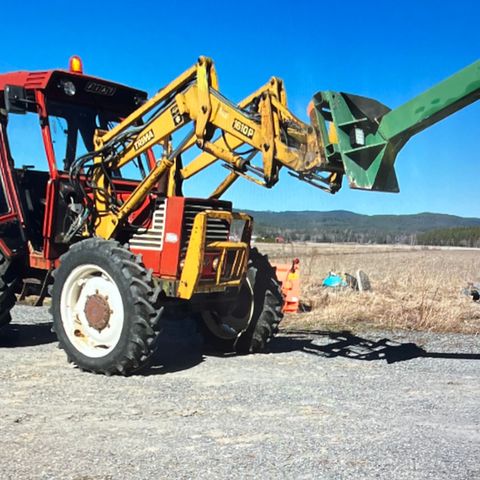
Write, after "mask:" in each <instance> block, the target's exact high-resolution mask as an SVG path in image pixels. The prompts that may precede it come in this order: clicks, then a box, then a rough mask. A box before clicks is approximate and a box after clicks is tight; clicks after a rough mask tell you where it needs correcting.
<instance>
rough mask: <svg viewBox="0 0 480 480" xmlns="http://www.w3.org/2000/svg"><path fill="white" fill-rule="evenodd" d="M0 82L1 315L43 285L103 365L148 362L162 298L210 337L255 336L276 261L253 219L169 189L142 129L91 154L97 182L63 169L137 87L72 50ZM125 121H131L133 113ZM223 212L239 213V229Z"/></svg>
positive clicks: (266, 313)
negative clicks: (119, 147)
mask: <svg viewBox="0 0 480 480" xmlns="http://www.w3.org/2000/svg"><path fill="white" fill-rule="evenodd" d="M182 88H184V87H182ZM0 92H1V93H2V96H1V99H0V104H1V105H0V108H1V110H0V326H3V325H6V324H7V323H8V322H10V320H11V315H10V310H11V309H12V307H13V306H14V304H15V302H16V296H17V295H18V294H20V292H21V291H22V290H24V291H25V290H30V291H32V290H33V292H34V293H35V294H36V295H38V298H39V300H38V302H37V303H38V304H41V303H42V301H43V299H44V298H45V297H46V296H47V295H49V293H51V296H52V310H51V311H52V313H53V328H54V330H55V332H56V334H57V337H58V339H59V342H60V346H61V347H62V348H63V349H64V350H65V351H66V353H67V356H68V359H69V361H71V362H74V363H75V364H77V365H78V366H79V367H81V368H82V369H84V370H88V371H93V372H99V373H106V374H118V373H120V374H128V373H131V372H133V371H136V370H138V369H139V368H141V367H143V366H144V365H145V364H146V362H147V360H148V358H149V357H150V355H151V354H152V352H153V349H154V343H155V342H154V341H155V338H156V336H157V334H158V322H159V319H160V316H161V314H162V312H163V311H164V309H165V307H167V308H170V306H173V305H176V306H178V305H183V306H184V307H188V309H190V310H193V311H196V312H200V313H201V324H202V329H203V331H204V333H205V335H206V337H207V339H208V341H210V342H211V343H213V344H214V345H215V346H216V347H219V348H221V349H223V350H232V351H234V350H236V351H244V352H251V351H258V350H261V349H263V348H265V345H266V342H267V341H268V340H269V339H270V338H271V336H272V335H273V334H274V333H275V331H276V329H277V325H278V323H279V321H280V319H281V315H282V314H281V306H282V297H281V294H280V291H279V286H278V283H277V282H276V279H275V272H274V270H273V269H272V268H271V267H270V266H269V264H268V262H267V261H266V259H265V258H264V257H262V256H261V255H259V254H257V253H256V252H252V251H250V244H249V241H250V234H251V227H252V222H251V218H250V217H248V216H247V215H244V214H237V213H233V212H232V205H231V203H230V202H225V201H221V200H217V199H214V198H212V199H193V198H185V197H184V196H182V195H181V192H180V187H179V186H176V187H175V189H174V190H176V191H173V192H172V193H171V194H167V188H168V184H169V182H170V184H171V183H172V182H173V176H174V175H173V174H170V177H171V178H169V172H165V171H164V172H163V174H158V171H156V170H155V167H156V166H157V165H158V163H159V162H158V160H157V159H156V158H155V154H154V150H153V148H152V145H151V144H148V140H149V139H150V138H151V136H152V135H153V134H152V133H148V135H146V136H140V138H138V139H136V140H135V141H133V140H130V141H129V143H130V145H133V143H134V144H135V146H134V148H135V149H137V148H138V149H139V152H138V155H135V156H134V157H135V158H133V161H132V162H130V163H129V164H128V165H126V166H118V165H116V166H112V165H108V166H106V165H105V164H104V163H102V167H101V168H100V170H101V172H102V173H104V174H105V177H106V178H108V188H107V187H105V189H104V190H101V189H100V187H99V184H95V183H94V181H93V180H92V175H93V176H95V175H96V169H95V168H92V167H91V166H89V165H85V164H84V165H82V167H81V168H79V169H78V170H77V171H76V174H77V176H76V177H75V175H74V174H73V171H74V167H75V166H76V165H78V162H77V163H76V161H77V160H78V159H79V158H83V157H85V156H88V155H89V152H95V150H96V145H95V141H96V135H98V132H102V133H103V132H108V131H111V130H112V129H113V128H115V127H116V126H119V125H122V122H124V120H125V119H128V118H129V116H131V115H132V114H134V113H135V112H137V111H139V110H141V109H142V108H143V106H144V105H145V104H146V102H147V94H146V93H145V92H143V91H140V90H137V89H134V88H129V87H126V86H123V85H119V84H117V83H113V82H110V81H105V80H102V79H98V78H94V77H91V76H87V75H84V74H83V71H82V65H81V62H80V60H79V59H78V57H72V59H71V63H70V69H69V70H68V71H67V70H48V71H42V72H15V73H10V74H3V75H0ZM169 115H170V114H169ZM18 122H19V123H20V124H17V123H18ZM145 122H146V124H147V121H145ZM134 123H135V125H134V127H133V128H134V129H135V128H136V129H137V131H138V129H139V127H138V126H139V125H141V124H142V121H141V120H138V119H136V120H135V122H134ZM35 140H36V142H35ZM127 143H128V142H127ZM42 144H43V148H42ZM165 145H166V142H164V144H163V146H165ZM142 147H145V148H142ZM166 148H167V147H166ZM171 171H172V169H171ZM92 172H93V173H92ZM152 172H154V173H155V174H156V177H155V178H154V180H153V182H151V183H150V184H149V187H148V189H145V188H144V186H145V184H146V182H149V181H150V180H151V178H152V177H153V174H152ZM157 174H158V175H157ZM76 180H77V181H76ZM98 182H100V181H98ZM104 184H105V181H104ZM139 188H141V189H142V188H143V190H142V192H143V193H142V195H141V198H140V199H138V198H137V200H136V203H135V205H134V206H133V207H132V208H131V210H130V211H129V212H128V215H127V216H126V218H125V220H124V221H123V222H119V225H118V228H116V229H115V233H114V235H113V234H110V235H104V236H103V237H102V235H101V234H98V232H97V231H96V230H95V228H96V227H98V223H99V219H102V218H104V217H105V215H106V213H108V212H115V213H116V212H118V211H119V210H120V207H121V205H122V204H126V203H127V200H128V199H130V198H133V196H134V195H133V194H134V193H136V192H137V190H138V189H139ZM107 190H108V193H107ZM99 191H101V194H99V193H98V192H99ZM107 194H108V196H109V197H108V200H105V197H106V196H107ZM100 198H101V199H103V200H105V202H106V203H107V204H108V207H107V209H108V212H106V211H102V210H101V207H100V206H99V204H100V200H99V199H100ZM234 221H240V222H241V223H242V225H243V232H242V230H240V232H239V231H236V232H235V235H233V234H232V237H233V239H237V240H236V241H234V240H230V226H231V224H232V222H234ZM239 236H240V237H239ZM238 238H240V239H239V240H238ZM52 285H53V289H52ZM255 285H256V287H255ZM259 288H261V293H260V292H257V291H256V289H257V290H258V289H259ZM182 308H183V307H182Z"/></svg>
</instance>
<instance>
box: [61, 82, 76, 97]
mask: <svg viewBox="0 0 480 480" xmlns="http://www.w3.org/2000/svg"><path fill="white" fill-rule="evenodd" d="M62 86H63V91H64V92H65V95H68V96H69V97H73V96H74V95H75V94H76V93H77V89H76V88H75V85H74V84H73V82H71V81H70V80H67V81H66V82H63V85H62Z"/></svg>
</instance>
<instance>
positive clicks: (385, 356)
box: [270, 331, 480, 363]
mask: <svg viewBox="0 0 480 480" xmlns="http://www.w3.org/2000/svg"><path fill="white" fill-rule="evenodd" d="M284 333H285V334H286V335H285V336H280V337H276V338H275V340H274V341H272V343H271V344H270V352H271V353H284V352H294V351H301V352H306V353H310V354H312V355H318V356H321V357H325V358H333V357H344V358H351V359H354V360H364V361H372V360H385V361H386V362H387V363H396V362H403V361H406V360H412V359H414V358H421V357H423V358H450V359H459V360H480V354H475V353H442V352H427V351H426V350H424V349H423V348H421V347H419V346H418V345H416V344H415V343H399V342H395V341H393V340H390V339H388V338H382V339H380V340H369V339H367V338H362V337H359V336H358V335H354V334H352V333H351V332H349V331H342V332H328V331H290V332H288V331H286V332H284ZM312 335H314V336H315V338H312ZM314 342H315V343H314Z"/></svg>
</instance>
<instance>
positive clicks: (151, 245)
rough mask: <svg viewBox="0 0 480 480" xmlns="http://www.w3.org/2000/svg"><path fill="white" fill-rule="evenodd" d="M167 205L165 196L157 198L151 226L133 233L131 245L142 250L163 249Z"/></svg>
mask: <svg viewBox="0 0 480 480" xmlns="http://www.w3.org/2000/svg"><path fill="white" fill-rule="evenodd" d="M166 207H167V200H166V199H165V198H161V199H158V200H157V203H156V205H155V210H154V212H153V218H152V224H151V226H150V227H149V228H148V229H146V230H141V231H140V233H138V232H137V233H136V234H135V235H133V237H132V238H131V240H130V246H131V247H134V248H137V249H142V250H162V248H163V233H164V229H165V210H166Z"/></svg>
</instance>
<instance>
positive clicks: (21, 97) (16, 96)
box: [5, 85, 30, 114]
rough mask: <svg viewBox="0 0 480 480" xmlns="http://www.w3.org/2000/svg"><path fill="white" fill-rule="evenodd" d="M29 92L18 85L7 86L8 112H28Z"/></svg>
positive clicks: (6, 103) (6, 100)
mask: <svg viewBox="0 0 480 480" xmlns="http://www.w3.org/2000/svg"><path fill="white" fill-rule="evenodd" d="M28 103H30V102H29V100H28V99H27V92H26V91H25V89H24V88H23V87H19V86H17V85H6V86H5V109H6V110H7V112H8V113H22V114H24V113H27V104H28Z"/></svg>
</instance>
